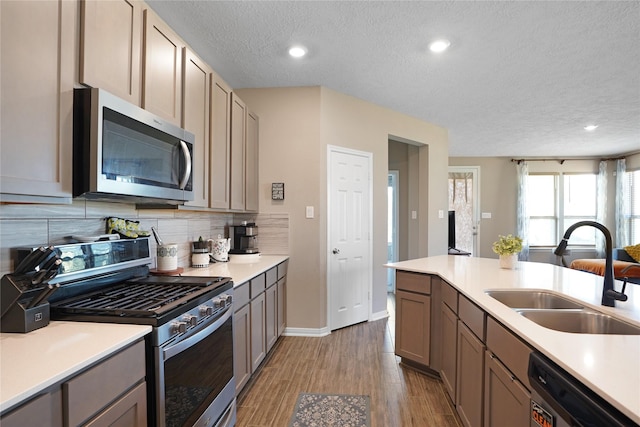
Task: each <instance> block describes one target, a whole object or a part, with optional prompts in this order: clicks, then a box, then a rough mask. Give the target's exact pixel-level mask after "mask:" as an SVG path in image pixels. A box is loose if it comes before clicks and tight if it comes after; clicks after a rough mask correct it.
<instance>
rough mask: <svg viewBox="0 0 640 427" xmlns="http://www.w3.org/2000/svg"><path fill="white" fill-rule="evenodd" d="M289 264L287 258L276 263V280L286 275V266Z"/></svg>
mask: <svg viewBox="0 0 640 427" xmlns="http://www.w3.org/2000/svg"><path fill="white" fill-rule="evenodd" d="M288 266H289V260H286V261H284V262H281V263H280V264H278V280H280V279H282V278H283V277H284V276H286V275H287V267H288Z"/></svg>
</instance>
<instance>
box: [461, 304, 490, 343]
mask: <svg viewBox="0 0 640 427" xmlns="http://www.w3.org/2000/svg"><path fill="white" fill-rule="evenodd" d="M458 317H459V318H460V320H462V321H463V322H464V323H465V324H466V325H467V326H468V327H469V329H471V331H472V332H473V333H474V334H475V335H476V336H477V337H478V338H480V340H481V341H484V311H482V309H481V308H480V307H478V306H477V305H475V304H474V303H472V302H471V301H469V300H468V299H467V298H466V297H464V296H463V295H460V296H459V298H458Z"/></svg>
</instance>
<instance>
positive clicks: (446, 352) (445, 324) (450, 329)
mask: <svg viewBox="0 0 640 427" xmlns="http://www.w3.org/2000/svg"><path fill="white" fill-rule="evenodd" d="M440 322H441V323H440V327H441V340H442V344H441V347H442V361H441V363H440V378H441V379H442V383H443V384H444V386H445V389H446V390H447V392H448V393H449V397H451V400H452V401H453V403H454V404H455V403H456V370H457V360H456V355H457V352H458V316H457V315H456V314H455V313H454V312H453V311H451V309H450V308H449V307H448V306H447V305H446V304H445V303H442V304H441V320H440Z"/></svg>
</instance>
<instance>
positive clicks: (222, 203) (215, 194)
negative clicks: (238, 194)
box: [209, 73, 231, 209]
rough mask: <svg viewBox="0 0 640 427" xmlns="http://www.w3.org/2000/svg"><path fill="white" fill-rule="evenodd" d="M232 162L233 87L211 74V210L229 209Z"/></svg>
mask: <svg viewBox="0 0 640 427" xmlns="http://www.w3.org/2000/svg"><path fill="white" fill-rule="evenodd" d="M230 162H231V87H229V86H228V85H227V84H226V83H225V82H224V81H223V80H222V79H221V78H220V76H218V75H217V74H216V73H212V74H211V150H210V159H209V167H210V168H211V169H210V174H209V179H210V181H209V206H210V207H212V208H215V209H229V206H230V204H229V203H230V197H229V189H230V188H229V182H230V178H231V176H230V168H229V166H230Z"/></svg>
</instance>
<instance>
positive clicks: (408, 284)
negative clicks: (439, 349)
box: [396, 271, 431, 367]
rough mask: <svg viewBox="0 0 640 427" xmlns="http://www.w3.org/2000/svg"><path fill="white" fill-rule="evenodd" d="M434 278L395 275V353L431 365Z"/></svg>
mask: <svg viewBox="0 0 640 427" xmlns="http://www.w3.org/2000/svg"><path fill="white" fill-rule="evenodd" d="M430 293H431V278H430V277H429V276H428V275H425V274H417V273H408V272H404V271H399V272H397V273H396V354H397V355H398V356H400V357H402V358H403V359H406V360H407V361H410V362H414V363H418V364H420V365H423V366H425V367H426V366H429V356H430V339H431V296H430Z"/></svg>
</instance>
